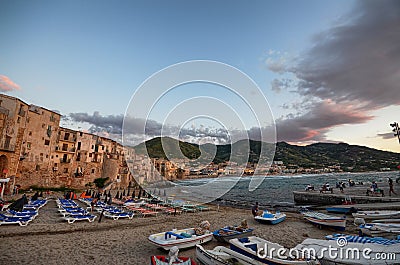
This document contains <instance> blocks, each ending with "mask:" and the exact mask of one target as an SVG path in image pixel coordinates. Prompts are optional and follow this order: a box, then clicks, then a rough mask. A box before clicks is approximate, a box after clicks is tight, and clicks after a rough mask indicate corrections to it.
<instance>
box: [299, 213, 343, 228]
mask: <svg viewBox="0 0 400 265" xmlns="http://www.w3.org/2000/svg"><path fill="white" fill-rule="evenodd" d="M302 214H303V215H304V219H306V220H307V221H309V222H311V223H313V224H315V225H316V226H318V227H319V228H323V227H326V228H333V229H336V230H345V229H346V218H345V217H336V216H331V215H327V214H323V213H319V212H312V211H308V212H303V213H302Z"/></svg>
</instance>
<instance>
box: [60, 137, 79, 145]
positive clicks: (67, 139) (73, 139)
mask: <svg viewBox="0 0 400 265" xmlns="http://www.w3.org/2000/svg"><path fill="white" fill-rule="evenodd" d="M58 141H63V142H70V143H75V142H76V136H70V137H65V136H63V137H61V136H59V137H58Z"/></svg>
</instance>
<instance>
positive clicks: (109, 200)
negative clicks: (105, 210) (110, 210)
mask: <svg viewBox="0 0 400 265" xmlns="http://www.w3.org/2000/svg"><path fill="white" fill-rule="evenodd" d="M107 203H108V204H109V205H111V204H112V198H111V196H110V197H109V199H108V202H107Z"/></svg>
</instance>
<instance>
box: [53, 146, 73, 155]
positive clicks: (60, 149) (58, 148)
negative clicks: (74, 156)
mask: <svg viewBox="0 0 400 265" xmlns="http://www.w3.org/2000/svg"><path fill="white" fill-rule="evenodd" d="M75 150H76V149H75V147H72V148H64V147H60V146H56V151H58V152H66V153H75Z"/></svg>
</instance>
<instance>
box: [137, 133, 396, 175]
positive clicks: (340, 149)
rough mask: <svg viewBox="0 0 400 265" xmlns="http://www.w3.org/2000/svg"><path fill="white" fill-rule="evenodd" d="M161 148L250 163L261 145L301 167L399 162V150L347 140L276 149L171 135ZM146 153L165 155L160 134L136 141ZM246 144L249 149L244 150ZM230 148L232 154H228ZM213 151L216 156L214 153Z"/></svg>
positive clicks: (355, 167) (373, 166) (353, 167)
mask: <svg viewBox="0 0 400 265" xmlns="http://www.w3.org/2000/svg"><path fill="white" fill-rule="evenodd" d="M162 141H163V146H164V150H166V151H167V153H168V156H169V157H171V158H183V156H181V155H179V153H180V152H179V148H180V149H181V150H182V153H183V155H184V156H186V157H188V158H194V159H196V158H198V157H199V156H200V155H203V156H206V157H214V159H213V162H214V163H222V162H226V161H229V160H230V161H234V162H239V163H240V162H243V161H246V160H248V161H249V162H251V163H257V162H258V160H259V157H260V152H261V147H263V148H264V150H263V152H264V153H265V154H266V155H267V156H268V155H269V156H270V157H268V159H269V160H272V155H274V157H273V159H274V161H282V162H283V163H284V164H285V165H286V166H291V167H304V168H324V167H328V166H340V167H341V168H342V169H344V170H346V171H357V172H358V171H375V170H380V169H381V168H390V169H396V167H397V166H398V165H399V164H400V153H393V152H387V151H381V150H377V149H373V148H369V147H365V146H358V145H349V144H346V143H337V144H336V143H315V144H311V145H307V146H297V145H291V144H288V143H286V142H278V143H277V144H276V150H275V153H274V152H273V150H274V145H272V144H268V143H264V144H263V145H262V142H260V141H253V140H250V141H247V140H241V141H238V142H236V143H234V144H232V145H230V144H227V145H217V146H216V150H215V146H214V145H212V144H204V145H201V146H199V145H197V144H192V143H187V142H182V141H178V140H176V139H173V138H169V137H164V138H163V140H162ZM145 147H147V150H148V154H149V156H150V157H151V158H164V159H166V158H167V156H166V155H165V152H164V151H163V148H162V145H161V138H160V137H157V138H153V139H151V140H149V141H146V142H145V143H142V144H140V145H137V146H136V147H134V148H135V150H136V152H137V153H141V154H146V153H144V152H145V150H146V149H145ZM248 147H250V153H249V154H247V150H248ZM231 152H232V153H234V154H235V155H234V156H233V157H232V158H230V156H231ZM214 154H215V156H214Z"/></svg>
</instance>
